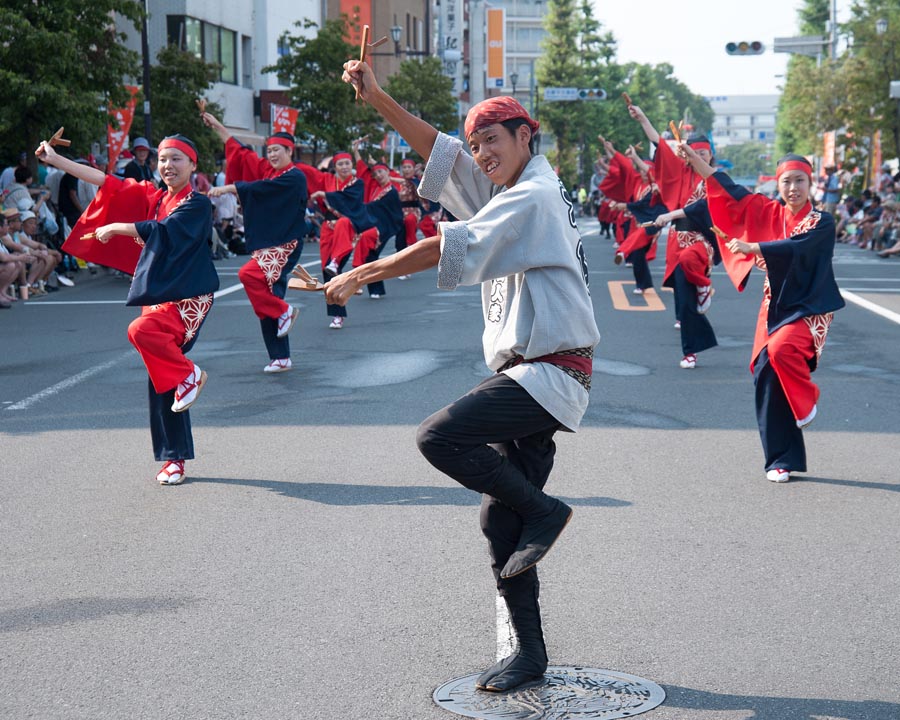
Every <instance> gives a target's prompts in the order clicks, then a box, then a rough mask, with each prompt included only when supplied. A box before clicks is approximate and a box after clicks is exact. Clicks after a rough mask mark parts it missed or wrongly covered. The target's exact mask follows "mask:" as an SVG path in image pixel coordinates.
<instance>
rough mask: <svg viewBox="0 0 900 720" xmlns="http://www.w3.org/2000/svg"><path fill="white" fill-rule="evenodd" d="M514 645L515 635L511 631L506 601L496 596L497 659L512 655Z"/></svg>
mask: <svg viewBox="0 0 900 720" xmlns="http://www.w3.org/2000/svg"><path fill="white" fill-rule="evenodd" d="M515 645H516V634H515V632H514V631H513V627H512V620H510V617H509V608H507V607H506V601H505V600H504V599H503V598H502V597H501V596H500V595H499V594H498V595H497V659H498V660H502V659H503V658H505V657H509V656H510V655H512V654H513V651H514V650H515Z"/></svg>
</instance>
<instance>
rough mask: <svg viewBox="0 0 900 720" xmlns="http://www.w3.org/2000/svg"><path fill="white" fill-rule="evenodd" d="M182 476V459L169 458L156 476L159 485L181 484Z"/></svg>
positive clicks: (183, 476)
mask: <svg viewBox="0 0 900 720" xmlns="http://www.w3.org/2000/svg"><path fill="white" fill-rule="evenodd" d="M184 478H185V474H184V460H169V462H167V463H166V464H165V465H163V468H162V470H160V471H159V473H158V474H157V476H156V480H157V482H159V484H160V485H181V483H183V482H184Z"/></svg>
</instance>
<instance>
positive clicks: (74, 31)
mask: <svg viewBox="0 0 900 720" xmlns="http://www.w3.org/2000/svg"><path fill="white" fill-rule="evenodd" d="M114 12H115V13H119V14H120V15H121V16H122V17H124V18H125V19H126V21H128V22H131V23H133V24H135V26H136V25H137V23H138V21H139V20H140V18H141V13H142V3H141V2H138V1H136V0H29V2H23V1H22V0H0V147H5V148H12V149H14V150H16V151H19V150H24V149H29V150H31V149H34V148H35V147H36V146H37V144H38V143H39V142H40V140H41V139H44V138H47V137H49V136H50V135H52V134H53V132H55V131H56V130H57V128H59V127H60V126H65V128H66V137H67V138H69V139H71V140H72V150H73V152H76V153H78V152H84V151H85V150H86V148H88V147H89V145H90V143H91V142H92V141H95V140H97V139H98V138H100V137H103V136H105V134H106V125H107V122H108V120H109V117H108V115H107V112H106V107H107V103H108V102H111V103H113V104H114V105H122V104H124V103H125V102H126V100H127V99H128V94H127V91H126V90H125V88H124V86H123V78H125V77H128V76H135V75H136V74H137V71H138V56H137V54H136V53H134V52H131V51H129V50H127V49H126V48H125V47H124V45H122V40H123V39H124V35H123V34H121V33H119V32H117V31H116V29H115V28H114V27H113V26H112V24H111V22H110V17H111V15H112V13H114Z"/></svg>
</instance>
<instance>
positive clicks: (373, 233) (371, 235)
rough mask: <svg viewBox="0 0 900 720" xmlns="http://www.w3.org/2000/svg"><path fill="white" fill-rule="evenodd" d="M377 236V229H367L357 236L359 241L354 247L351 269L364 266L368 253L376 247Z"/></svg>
mask: <svg viewBox="0 0 900 720" xmlns="http://www.w3.org/2000/svg"><path fill="white" fill-rule="evenodd" d="M379 235H380V234H379V232H378V228H369V229H368V230H363V231H362V232H361V233H360V234H359V240H357V241H356V247H355V248H354V249H353V267H359V266H360V265H365V264H366V258H368V257H369V253H370V252H372V251H373V250H374V249H375V248H376V247H378V238H379Z"/></svg>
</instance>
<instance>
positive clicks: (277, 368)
mask: <svg viewBox="0 0 900 720" xmlns="http://www.w3.org/2000/svg"><path fill="white" fill-rule="evenodd" d="M290 369H291V359H290V358H281V359H278V360H273V361H272V362H270V363H269V364H268V365H266V366H265V367H264V368H263V372H264V373H280V372H287V371H288V370H290Z"/></svg>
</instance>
